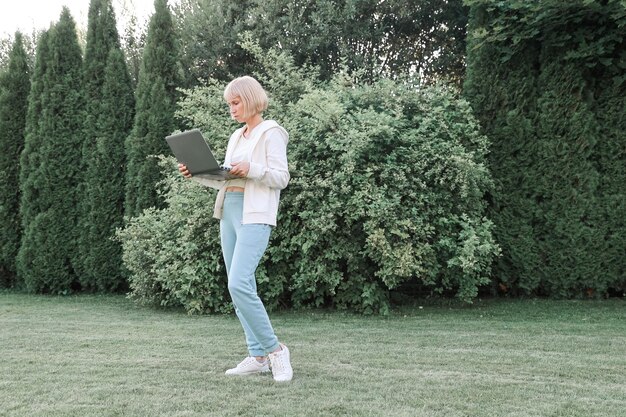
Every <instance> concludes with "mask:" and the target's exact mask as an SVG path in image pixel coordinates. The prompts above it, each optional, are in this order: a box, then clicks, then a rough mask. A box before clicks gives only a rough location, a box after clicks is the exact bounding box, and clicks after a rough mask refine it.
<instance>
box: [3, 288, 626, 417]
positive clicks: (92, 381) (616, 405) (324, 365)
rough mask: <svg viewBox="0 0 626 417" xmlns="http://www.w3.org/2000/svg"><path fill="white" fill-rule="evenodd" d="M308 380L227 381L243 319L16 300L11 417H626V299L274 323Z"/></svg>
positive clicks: (284, 318)
mask: <svg viewBox="0 0 626 417" xmlns="http://www.w3.org/2000/svg"><path fill="white" fill-rule="evenodd" d="M270 316H271V318H272V320H273V324H274V327H275V329H276V332H277V334H278V336H279V338H280V339H281V340H282V341H284V342H285V343H287V345H288V346H289V347H290V349H291V351H292V362H293V367H294V379H293V381H292V382H291V383H287V384H276V383H274V381H273V380H272V377H271V375H269V374H268V375H257V376H252V377H226V376H225V375H224V370H225V369H227V368H228V367H231V366H234V365H235V364H237V363H238V362H239V361H240V360H241V359H242V358H243V356H244V355H245V354H246V351H245V346H244V339H243V333H242V331H241V329H240V326H239V322H238V321H237V319H236V317H235V316H234V315H232V316H204V317H198V316H187V315H186V314H185V313H183V312H179V311H171V310H170V311H161V310H153V309H149V308H143V307H138V306H136V305H134V304H133V303H132V302H131V301H129V300H127V299H125V298H124V297H121V296H79V297H65V298H62V297H44V296H28V295H21V294H14V293H0V415H1V416H20V417H22V416H27V417H31V416H81V417H84V416H411V417H413V416H446V417H452V416H567V417H570V416H581V417H590V416H626V301H625V300H623V299H620V300H618V299H612V300H607V301H601V302H600V301H545V300H516V301H508V300H489V301H478V302H476V303H475V305H473V306H471V307H460V306H452V307H450V306H446V305H444V304H443V303H440V304H438V305H433V304H430V305H424V306H423V308H417V307H416V308H413V309H403V310H402V311H396V312H394V313H393V314H392V315H391V316H389V317H363V316H357V315H351V314H346V313H337V312H325V311H303V312H283V313H273V314H271V315H270Z"/></svg>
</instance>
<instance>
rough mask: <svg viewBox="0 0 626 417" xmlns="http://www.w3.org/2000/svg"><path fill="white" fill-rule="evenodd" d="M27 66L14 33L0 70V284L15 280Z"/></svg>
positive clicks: (28, 76) (25, 55) (26, 98)
mask: <svg viewBox="0 0 626 417" xmlns="http://www.w3.org/2000/svg"><path fill="white" fill-rule="evenodd" d="M29 91H30V68H29V64H28V55H27V52H26V50H25V48H24V44H23V36H22V34H21V33H19V32H18V33H16V34H15V41H14V42H13V46H12V48H11V51H10V53H9V59H8V65H7V70H6V72H3V73H1V74H0V176H1V178H2V181H0V286H12V285H13V284H14V283H15V274H16V265H15V258H16V256H17V252H18V249H19V246H20V240H21V225H20V218H19V199H20V197H19V166H18V164H17V163H16V161H19V156H20V153H21V152H22V149H23V148H24V136H25V128H26V111H27V108H28V93H29Z"/></svg>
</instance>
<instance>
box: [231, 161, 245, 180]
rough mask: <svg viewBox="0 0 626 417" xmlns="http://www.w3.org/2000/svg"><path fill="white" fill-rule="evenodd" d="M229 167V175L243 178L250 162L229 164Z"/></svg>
mask: <svg viewBox="0 0 626 417" xmlns="http://www.w3.org/2000/svg"><path fill="white" fill-rule="evenodd" d="M230 166H231V169H230V173H231V174H233V175H237V176H238V177H244V178H245V177H246V176H247V175H248V172H249V171H250V162H247V161H241V162H231V164H230Z"/></svg>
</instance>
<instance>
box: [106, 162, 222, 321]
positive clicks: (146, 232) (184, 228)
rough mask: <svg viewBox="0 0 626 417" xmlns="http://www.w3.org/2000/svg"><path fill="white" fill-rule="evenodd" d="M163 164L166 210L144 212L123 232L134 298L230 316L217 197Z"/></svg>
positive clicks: (125, 262) (121, 232)
mask: <svg viewBox="0 0 626 417" xmlns="http://www.w3.org/2000/svg"><path fill="white" fill-rule="evenodd" d="M160 165H161V167H162V168H163V171H164V172H166V173H167V174H168V176H167V177H166V178H165V179H164V180H163V182H162V183H161V184H160V187H161V192H160V194H161V197H163V198H164V200H165V201H166V202H167V205H166V207H165V208H164V209H161V210H157V209H156V208H149V209H146V210H144V211H143V213H142V214H141V215H139V216H137V217H134V218H131V219H130V221H129V223H128V224H127V225H126V227H125V228H124V229H122V230H118V233H117V236H118V239H119V240H120V241H121V242H122V249H123V261H124V265H125V266H126V268H128V270H129V272H130V288H131V297H132V298H133V299H135V300H137V301H138V302H141V303H144V304H158V305H161V306H181V305H182V306H184V307H185V309H186V310H187V311H189V312H194V313H204V312H216V311H220V312H225V311H229V310H230V309H231V306H230V303H229V300H227V299H225V298H224V297H225V294H226V292H227V289H226V288H227V287H226V274H225V272H224V266H223V263H222V252H221V249H220V244H219V223H218V222H216V221H213V219H212V218H211V214H212V210H209V208H210V207H212V203H213V201H212V200H213V198H212V195H211V194H210V193H208V192H206V191H205V190H204V187H201V186H200V185H197V184H196V183H194V182H192V181H186V180H184V179H183V177H182V176H180V174H178V171H176V172H174V169H173V166H174V161H173V160H171V159H164V158H162V160H161V163H160Z"/></svg>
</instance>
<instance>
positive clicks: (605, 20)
mask: <svg viewBox="0 0 626 417" xmlns="http://www.w3.org/2000/svg"><path fill="white" fill-rule="evenodd" d="M467 3H468V4H470V5H471V6H472V14H471V20H470V22H471V24H470V34H471V41H470V43H469V44H470V48H469V54H468V77H467V81H466V84H465V90H466V94H467V97H468V98H470V100H471V101H472V104H473V106H474V108H475V110H476V114H477V116H478V117H479V119H480V120H481V122H482V124H483V126H484V127H485V133H486V134H487V135H488V136H489V137H490V138H491V139H492V141H493V146H492V152H491V154H490V167H491V169H492V171H493V173H494V177H495V178H497V180H498V187H497V191H496V192H495V193H494V194H493V196H492V205H491V208H490V217H491V218H492V219H493V220H494V223H495V225H496V228H495V234H496V237H497V240H498V242H499V243H501V245H502V247H503V253H504V256H503V257H502V258H501V260H500V262H499V264H498V267H497V268H496V269H495V272H496V274H497V275H496V276H495V277H496V280H497V282H499V286H500V288H501V289H502V290H503V291H504V292H507V293H513V294H515V293H525V294H542V295H551V296H555V297H582V296H589V295H593V296H604V295H606V294H607V293H608V291H610V290H611V289H612V288H613V289H619V288H622V289H623V288H624V287H625V286H626V272H625V269H624V261H623V248H624V247H626V242H625V241H624V236H625V235H626V233H625V232H626V229H625V223H624V218H626V194H625V193H624V187H623V184H624V183H626V176H625V174H626V170H625V168H624V167H625V166H626V154H625V153H624V149H626V136H624V133H623V132H624V127H625V126H624V108H626V101H625V97H626V76H625V75H624V74H625V72H624V69H625V64H624V62H626V60H625V58H626V55H625V52H624V51H626V48H625V40H626V7H625V6H624V3H623V2H620V1H615V0H608V1H593V0H589V1H583V0H580V1H573V2H559V1H546V2H522V1H506V2H496V1H486V0H476V1H468V2H467ZM618 184H619V185H618ZM619 252H621V253H622V254H621V255H618V253H619Z"/></svg>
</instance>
